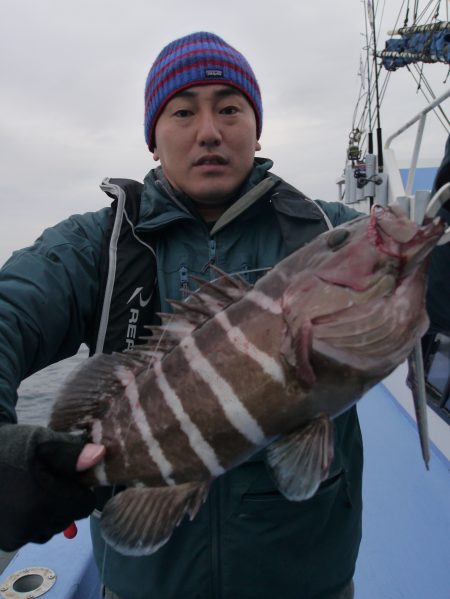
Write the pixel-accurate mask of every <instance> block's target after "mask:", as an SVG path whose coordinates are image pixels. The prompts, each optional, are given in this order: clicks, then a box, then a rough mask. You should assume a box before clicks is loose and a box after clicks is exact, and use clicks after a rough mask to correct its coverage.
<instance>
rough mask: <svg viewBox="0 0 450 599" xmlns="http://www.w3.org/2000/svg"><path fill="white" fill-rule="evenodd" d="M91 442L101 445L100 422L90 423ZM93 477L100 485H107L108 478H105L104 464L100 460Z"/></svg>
mask: <svg viewBox="0 0 450 599" xmlns="http://www.w3.org/2000/svg"><path fill="white" fill-rule="evenodd" d="M91 434H92V442H93V443H96V444H97V445H101V444H102V441H103V425H102V422H101V420H98V419H96V420H94V422H93V423H92V433H91ZM94 472H95V476H96V478H97V480H98V482H99V484H100V485H108V484H109V481H108V477H107V476H106V470H105V462H104V460H102V461H101V462H100V463H99V464H96V465H95V466H94Z"/></svg>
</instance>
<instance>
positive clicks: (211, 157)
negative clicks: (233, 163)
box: [194, 154, 228, 166]
mask: <svg viewBox="0 0 450 599" xmlns="http://www.w3.org/2000/svg"><path fill="white" fill-rule="evenodd" d="M225 164H228V161H227V160H226V158H224V157H223V156H220V154H206V155H205V156H201V157H200V158H199V159H198V160H196V161H195V162H194V166H204V165H206V166H210V165H212V166H217V165H225Z"/></svg>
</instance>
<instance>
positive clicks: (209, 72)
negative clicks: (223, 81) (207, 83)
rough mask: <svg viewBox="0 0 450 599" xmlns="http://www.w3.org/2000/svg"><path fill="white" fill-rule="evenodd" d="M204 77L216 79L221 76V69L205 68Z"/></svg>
mask: <svg viewBox="0 0 450 599" xmlns="http://www.w3.org/2000/svg"><path fill="white" fill-rule="evenodd" d="M205 77H206V78H207V79H218V78H221V77H223V71H222V69H205Z"/></svg>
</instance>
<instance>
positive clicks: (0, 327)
mask: <svg viewBox="0 0 450 599" xmlns="http://www.w3.org/2000/svg"><path fill="white" fill-rule="evenodd" d="M108 214H109V209H108V208H105V209H103V210H100V211H99V212H96V213H87V214H84V215H76V216H72V217H71V218H69V219H67V220H65V221H63V222H61V223H59V224H57V225H56V226H54V227H52V228H50V229H46V230H45V231H44V233H43V234H42V235H41V237H39V239H37V240H36V242H35V243H34V245H33V246H31V247H28V248H25V249H23V250H19V251H17V252H15V253H14V254H13V255H12V257H11V258H10V259H9V260H8V261H7V262H6V264H5V265H4V266H3V268H2V269H1V270H0V422H1V421H8V422H15V421H16V415H15V410H14V407H15V403H16V401H17V388H18V386H19V384H20V382H21V381H22V380H23V379H24V378H26V377H27V376H30V375H31V374H33V373H34V372H36V371H38V370H40V369H42V368H44V367H45V366H48V365H49V364H52V363H54V362H57V361H59V360H62V359H64V358H67V357H69V356H71V355H74V354H75V353H76V352H77V351H78V349H79V347H80V345H81V344H82V343H83V342H87V341H88V340H89V338H90V334H91V327H92V326H93V319H94V315H95V308H96V303H97V299H98V292H99V289H98V287H99V284H98V279H99V277H98V273H99V261H100V252H101V247H102V242H103V238H104V231H105V228H106V223H107V220H108Z"/></svg>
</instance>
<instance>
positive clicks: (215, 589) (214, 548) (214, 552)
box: [208, 479, 222, 599]
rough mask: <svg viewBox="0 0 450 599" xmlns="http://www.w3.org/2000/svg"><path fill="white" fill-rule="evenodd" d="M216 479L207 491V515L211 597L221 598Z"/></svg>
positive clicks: (218, 489)
mask: <svg viewBox="0 0 450 599" xmlns="http://www.w3.org/2000/svg"><path fill="white" fill-rule="evenodd" d="M221 482H222V481H221V480H220V479H217V480H216V481H215V484H214V485H212V486H211V490H210V493H209V498H208V499H209V510H210V511H209V516H210V527H211V591H212V592H211V599H222V576H221V569H220V536H221V535H220V532H221V531H220V486H221Z"/></svg>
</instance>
